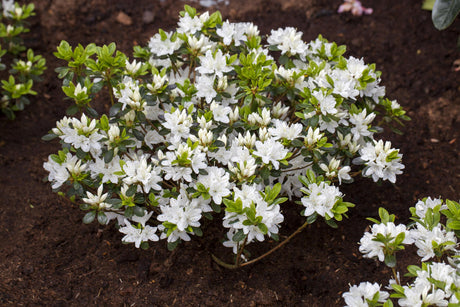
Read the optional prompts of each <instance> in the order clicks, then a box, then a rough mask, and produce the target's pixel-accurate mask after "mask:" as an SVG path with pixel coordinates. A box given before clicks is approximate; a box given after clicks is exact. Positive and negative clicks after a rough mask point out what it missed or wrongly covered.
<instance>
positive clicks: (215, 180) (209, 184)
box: [198, 166, 230, 205]
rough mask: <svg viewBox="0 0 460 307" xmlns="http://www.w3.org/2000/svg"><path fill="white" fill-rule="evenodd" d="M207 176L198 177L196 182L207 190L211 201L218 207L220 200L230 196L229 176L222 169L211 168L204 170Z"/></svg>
mask: <svg viewBox="0 0 460 307" xmlns="http://www.w3.org/2000/svg"><path fill="white" fill-rule="evenodd" d="M206 171H207V172H208V174H207V175H200V176H199V177H198V182H200V183H201V184H203V185H204V186H205V187H206V188H207V189H209V192H208V193H209V195H211V197H212V200H213V201H214V202H215V203H216V204H218V205H220V204H221V203H222V198H223V197H225V196H227V195H229V194H230V190H229V187H230V182H229V180H230V175H229V174H228V173H227V172H225V170H224V169H223V168H219V167H215V166H211V167H208V168H207V169H206Z"/></svg>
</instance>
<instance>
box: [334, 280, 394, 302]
mask: <svg viewBox="0 0 460 307" xmlns="http://www.w3.org/2000/svg"><path fill="white" fill-rule="evenodd" d="M376 293H378V294H379V296H378V300H377V301H378V302H380V303H384V302H385V301H386V300H387V299H388V297H389V296H390V295H389V293H388V292H386V291H381V290H380V285H379V284H377V283H374V284H371V283H370V282H362V283H360V284H359V286H356V285H353V286H351V287H350V290H349V291H348V292H345V293H344V294H342V297H343V299H344V300H345V304H346V306H349V307H366V306H368V303H367V300H372V299H373V298H374V296H375V294H376Z"/></svg>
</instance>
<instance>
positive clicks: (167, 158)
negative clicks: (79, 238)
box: [44, 6, 407, 263]
mask: <svg viewBox="0 0 460 307" xmlns="http://www.w3.org/2000/svg"><path fill="white" fill-rule="evenodd" d="M301 36H302V33H301V32H298V31H296V30H295V29H293V28H285V29H278V30H272V31H271V34H270V35H268V37H267V39H266V40H263V38H262V37H261V36H260V34H259V30H258V28H257V26H256V25H254V24H252V23H230V22H228V21H225V22H222V19H221V15H220V13H219V12H216V13H214V14H211V15H210V14H209V13H207V12H206V13H203V14H201V15H199V14H197V13H196V11H195V10H194V9H193V8H191V7H188V6H186V7H185V11H184V12H181V18H180V20H179V23H178V27H177V30H176V31H171V32H165V31H163V30H159V32H158V33H157V34H155V35H154V36H153V37H152V38H151V39H150V41H149V43H148V46H147V47H144V48H141V47H139V46H137V47H135V48H134V50H135V52H134V56H135V57H136V59H135V60H132V61H131V60H129V59H128V58H127V57H126V55H124V54H123V53H121V52H119V51H116V46H115V44H113V43H112V44H110V45H108V46H102V47H100V46H96V45H94V44H90V45H88V46H86V47H83V46H81V45H79V46H77V47H76V48H72V47H71V46H70V45H69V44H68V43H67V42H62V43H61V44H60V46H59V47H58V48H57V52H56V53H55V55H56V56H57V57H58V58H60V59H63V60H65V61H67V62H68V66H67V67H60V68H58V69H57V71H58V72H59V77H60V78H62V79H63V83H64V84H63V90H64V92H65V93H66V95H67V96H68V98H69V99H70V100H72V101H73V102H74V104H73V105H72V106H71V107H69V109H68V110H67V112H68V114H70V115H72V114H77V113H78V114H80V115H78V116H76V117H67V116H66V117H64V118H63V119H61V120H59V121H58V122H57V123H56V127H55V128H53V129H52V130H51V131H50V133H49V134H48V135H46V136H45V137H44V139H46V140H48V139H53V138H58V139H59V140H60V142H61V144H62V150H60V151H59V152H58V153H57V154H52V155H50V156H49V159H48V161H47V162H45V163H44V168H45V169H46V170H47V171H48V172H49V175H48V180H49V182H50V183H51V186H52V188H53V189H54V190H62V191H61V192H60V193H61V195H64V194H66V196H67V197H68V198H70V200H71V201H73V202H76V203H79V204H81V209H83V210H86V211H87V213H86V215H85V216H84V218H83V221H84V222H85V223H91V222H92V221H93V220H95V219H97V220H98V221H99V223H101V224H103V225H105V224H108V223H109V222H110V221H112V220H116V223H117V225H118V226H119V231H120V232H121V233H123V234H124V237H123V239H122V240H123V241H124V242H127V243H134V244H135V246H136V247H147V246H148V243H149V242H150V241H153V242H155V241H159V240H166V241H167V242H168V246H169V247H170V248H174V247H175V246H176V245H177V244H178V243H180V242H181V241H189V240H191V238H192V236H201V235H202V234H203V230H202V229H201V227H202V226H203V223H204V222H203V221H204V220H205V219H213V218H214V219H216V218H217V219H219V220H221V223H222V227H223V228H224V229H225V232H226V235H225V236H224V238H223V244H224V245H225V246H227V247H229V248H231V249H232V250H233V253H234V254H235V255H237V256H236V257H235V258H236V259H237V261H238V263H239V261H240V259H247V256H246V251H245V247H246V246H248V245H249V244H251V243H254V242H261V241H264V240H265V239H267V238H270V237H271V238H274V239H275V240H277V239H278V233H279V229H280V227H281V225H282V223H283V221H284V215H283V210H287V209H283V203H284V202H285V201H287V200H288V199H289V200H296V201H297V202H298V204H299V206H298V210H299V211H301V214H302V215H303V216H305V217H306V223H312V222H313V221H315V219H316V218H317V217H319V216H320V217H322V218H324V219H325V221H326V222H327V223H328V224H330V225H331V226H334V227H336V226H337V225H336V221H341V220H342V218H343V216H345V215H346V212H347V211H348V208H349V207H351V206H353V204H351V203H349V202H345V201H344V200H343V197H344V195H343V193H342V192H341V191H340V188H339V187H340V185H341V184H343V183H350V182H352V181H353V177H354V176H357V175H359V174H361V175H362V176H364V177H370V178H372V180H373V181H375V182H377V181H382V180H388V181H391V182H395V181H396V176H397V175H398V174H401V173H402V170H403V169H404V165H403V164H402V163H401V157H402V155H401V154H400V153H399V150H398V149H395V148H392V146H391V143H390V142H388V141H387V142H384V141H383V140H379V139H377V137H376V136H377V133H378V132H380V131H382V129H381V128H379V127H377V126H375V125H374V124H373V123H374V120H375V119H376V118H379V119H380V120H381V121H383V122H391V121H392V120H396V121H398V122H399V121H400V120H406V119H407V117H406V116H405V112H404V111H403V110H402V108H401V106H400V105H399V104H398V103H396V101H390V100H388V99H387V98H385V96H384V95H385V88H384V87H383V86H381V85H380V72H378V71H376V70H375V67H374V65H367V64H365V63H364V61H363V60H362V59H357V58H354V57H350V58H345V57H343V53H344V52H345V47H344V46H340V47H339V46H337V45H336V44H335V43H329V42H328V41H326V40H325V39H323V38H322V37H319V38H317V39H316V40H314V41H312V42H310V43H306V42H304V41H302V39H301ZM102 89H107V90H108V93H109V94H108V95H106V96H103V95H99V94H98V93H99V91H101V90H102ZM96 94H98V97H106V98H107V100H108V99H110V100H111V107H110V110H107V112H106V114H103V115H102V116H100V115H98V113H97V112H96V108H95V105H94V99H93V98H94V97H95V96H96ZM64 192H65V193H64ZM289 207H291V208H292V205H290V206H289ZM292 210H294V209H292Z"/></svg>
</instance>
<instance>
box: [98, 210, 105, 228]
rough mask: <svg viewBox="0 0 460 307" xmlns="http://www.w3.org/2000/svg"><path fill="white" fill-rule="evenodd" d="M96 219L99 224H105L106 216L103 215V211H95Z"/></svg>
mask: <svg viewBox="0 0 460 307" xmlns="http://www.w3.org/2000/svg"><path fill="white" fill-rule="evenodd" d="M97 221H98V222H99V224H101V225H105V224H107V216H106V215H105V213H104V212H102V211H100V212H98V213H97Z"/></svg>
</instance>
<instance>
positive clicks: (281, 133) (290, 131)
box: [268, 119, 303, 141]
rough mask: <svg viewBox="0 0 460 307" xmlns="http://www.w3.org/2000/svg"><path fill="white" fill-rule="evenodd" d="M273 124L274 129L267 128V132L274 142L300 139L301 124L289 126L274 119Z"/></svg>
mask: <svg viewBox="0 0 460 307" xmlns="http://www.w3.org/2000/svg"><path fill="white" fill-rule="evenodd" d="M273 122H274V123H275V127H274V128H269V129H268V132H269V133H270V135H271V136H272V137H273V139H274V140H279V139H287V140H290V141H292V140H294V139H296V138H298V137H300V134H301V133H302V130H303V126H302V125H301V124H292V125H289V124H288V123H287V122H285V121H283V120H279V119H275V120H274V121H273Z"/></svg>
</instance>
